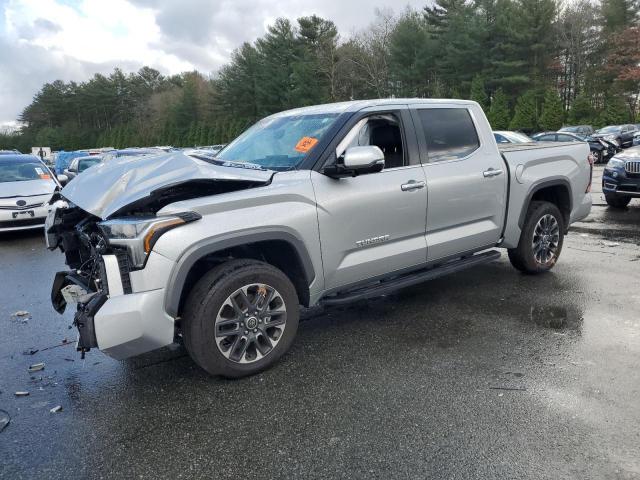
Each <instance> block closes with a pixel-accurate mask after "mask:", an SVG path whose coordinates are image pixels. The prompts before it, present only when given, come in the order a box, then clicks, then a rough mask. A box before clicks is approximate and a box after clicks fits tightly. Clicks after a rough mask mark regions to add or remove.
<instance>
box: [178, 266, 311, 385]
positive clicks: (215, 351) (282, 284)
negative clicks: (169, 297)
mask: <svg viewBox="0 0 640 480" xmlns="http://www.w3.org/2000/svg"><path fill="white" fill-rule="evenodd" d="M251 284H264V286H268V287H270V288H272V289H273V290H274V291H275V293H276V294H278V297H279V298H280V299H281V301H282V303H283V304H284V306H285V309H286V312H285V314H284V317H285V323H284V326H283V327H282V328H283V329H282V330H281V331H280V332H281V333H280V335H279V336H278V338H277V339H275V340H274V339H272V340H274V342H277V343H275V346H273V347H272V348H271V350H270V351H268V353H266V354H265V355H264V356H263V357H262V358H259V359H255V358H256V357H257V354H256V357H254V359H251V360H249V361H250V363H239V362H238V361H234V360H232V359H231V358H227V357H226V356H225V355H224V354H223V353H222V348H223V346H220V347H219V345H222V343H223V342H226V341H228V339H229V338H236V337H237V338H238V339H239V341H240V342H241V341H242V340H241V339H243V338H245V339H246V340H245V343H249V344H251V342H250V341H249V340H248V337H244V336H243V333H244V334H245V335H246V334H247V332H249V331H248V330H245V331H244V332H242V330H244V329H245V328H249V327H246V326H245V324H244V323H242V322H238V325H237V327H236V328H237V330H234V331H237V332H238V333H237V334H236V336H235V337H233V336H229V337H226V338H224V339H223V340H217V338H218V339H219V338H221V337H216V332H217V331H220V330H219V326H218V327H217V326H216V320H217V319H218V317H219V316H220V315H221V314H222V311H223V310H222V309H223V308H231V307H230V306H228V307H225V306H224V305H225V302H227V301H228V300H229V299H230V296H232V295H233V294H234V292H236V293H237V291H238V290H239V289H242V288H243V287H245V286H247V285H251ZM240 295H241V294H240ZM262 295H263V298H264V294H262ZM274 295H275V294H274ZM245 298H248V295H246V296H245ZM254 298H257V296H255V297H254ZM265 304H266V302H265ZM231 311H232V312H233V314H234V315H236V312H237V310H234V309H231ZM247 311H249V310H248V309H247ZM245 315H246V314H245ZM252 316H254V315H253V314H252ZM238 317H239V318H240V319H242V314H238ZM255 317H258V315H257V314H256V315H255ZM267 318H271V317H267ZM299 318H300V305H299V302H298V295H297V293H296V289H295V287H294V286H293V284H292V283H291V280H289V278H288V277H287V276H286V275H285V274H284V273H283V272H282V271H280V270H279V269H277V268H275V267H274V266H272V265H269V264H268V263H264V262H259V261H256V260H231V261H228V262H225V263H223V264H221V265H219V266H217V267H215V268H213V269H212V270H210V271H209V272H207V273H206V274H205V275H204V276H203V277H202V278H201V279H200V280H199V281H198V282H197V283H196V284H195V285H194V287H193V289H192V290H191V292H190V293H189V296H188V297H187V300H186V303H185V308H184V314H183V316H182V335H183V338H184V345H185V347H186V349H187V351H188V352H189V355H191V358H193V360H194V361H195V362H196V363H197V364H198V365H199V366H200V367H202V368H203V369H204V370H206V371H207V372H208V373H210V374H212V375H221V376H223V377H227V378H240V377H244V376H248V375H253V374H255V373H258V372H260V371H262V370H265V369H266V368H268V367H270V366H271V365H272V364H273V363H275V362H276V361H277V360H278V359H279V358H280V357H281V356H282V355H283V354H284V353H285V352H286V351H287V350H288V349H289V347H290V346H291V344H292V343H293V339H294V337H295V335H296V331H297V329H298V321H299ZM269 321H270V320H269ZM232 322H235V320H232ZM260 322H261V324H262V320H260ZM266 325H267V321H266V320H265V322H264V323H263V324H262V327H266ZM259 328H260V327H259ZM278 328H279V327H278ZM253 331H254V332H255V331H256V330H253ZM262 333H263V331H262V330H259V334H262ZM248 334H249V336H250V337H252V338H253V339H254V344H253V345H254V350H255V351H259V350H260V348H258V343H260V342H258V341H257V340H255V339H257V338H258V335H251V332H249V333H248ZM231 343H232V344H233V342H231ZM233 345H235V344H233ZM233 349H234V347H233V346H232V347H229V350H228V351H232V350H233ZM246 352H247V353H243V354H242V355H241V360H242V361H246V360H247V358H248V355H249V350H248V349H247V350H246ZM232 354H233V352H232ZM261 354H262V353H260V355H261Z"/></svg>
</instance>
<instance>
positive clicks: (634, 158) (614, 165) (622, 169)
mask: <svg viewBox="0 0 640 480" xmlns="http://www.w3.org/2000/svg"><path fill="white" fill-rule="evenodd" d="M602 192H603V193H604V198H605V199H606V201H607V203H608V204H609V205H610V206H612V207H615V208H624V207H626V206H627V205H629V202H630V201H631V199H632V198H640V146H637V147H632V148H629V149H627V150H625V151H623V152H620V153H618V154H616V155H615V156H614V157H613V158H612V159H611V160H609V163H607V166H606V167H605V168H604V172H603V173H602Z"/></svg>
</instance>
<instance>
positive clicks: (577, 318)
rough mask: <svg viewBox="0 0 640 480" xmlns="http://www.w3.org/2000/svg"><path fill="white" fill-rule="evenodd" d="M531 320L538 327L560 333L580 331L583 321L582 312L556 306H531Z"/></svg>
mask: <svg viewBox="0 0 640 480" xmlns="http://www.w3.org/2000/svg"><path fill="white" fill-rule="evenodd" d="M529 319H530V320H531V322H533V323H535V324H536V325H539V326H541V327H544V328H549V329H552V330H558V331H562V330H580V329H581V327H582V321H583V318H582V312H581V311H579V310H578V309H577V308H568V307H564V306H554V305H545V306H534V305H531V307H530V313H529Z"/></svg>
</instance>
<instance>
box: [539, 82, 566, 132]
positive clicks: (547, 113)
mask: <svg viewBox="0 0 640 480" xmlns="http://www.w3.org/2000/svg"><path fill="white" fill-rule="evenodd" d="M563 120H564V109H563V108H562V100H560V97H559V96H558V94H557V93H556V92H555V90H552V89H547V91H546V92H545V94H544V104H543V106H542V115H541V116H540V126H541V127H542V129H543V130H553V131H556V130H558V129H560V127H562V122H563Z"/></svg>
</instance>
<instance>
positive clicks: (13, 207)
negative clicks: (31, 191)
mask: <svg viewBox="0 0 640 480" xmlns="http://www.w3.org/2000/svg"><path fill="white" fill-rule="evenodd" d="M43 205H44V203H33V204H31V205H24V206H22V207H19V206H18V205H0V210H29V209H30V208H38V207H41V206H43Z"/></svg>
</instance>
